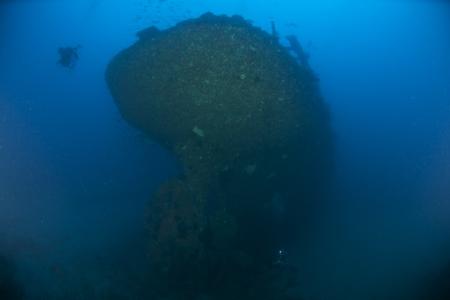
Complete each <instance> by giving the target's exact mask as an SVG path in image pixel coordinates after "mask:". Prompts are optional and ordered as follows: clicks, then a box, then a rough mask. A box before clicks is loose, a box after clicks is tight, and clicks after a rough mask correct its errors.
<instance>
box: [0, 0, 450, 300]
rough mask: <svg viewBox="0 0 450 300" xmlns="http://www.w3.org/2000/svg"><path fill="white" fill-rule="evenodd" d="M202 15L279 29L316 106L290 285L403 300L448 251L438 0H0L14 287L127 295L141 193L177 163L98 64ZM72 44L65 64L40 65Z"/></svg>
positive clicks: (141, 242) (2, 126) (140, 246)
mask: <svg viewBox="0 0 450 300" xmlns="http://www.w3.org/2000/svg"><path fill="white" fill-rule="evenodd" d="M207 11H212V12H214V13H220V14H222V13H224V14H230V15H231V14H241V15H243V16H244V17H245V18H246V19H249V20H251V21H252V22H253V24H254V25H256V26H259V27H262V28H264V29H266V30H268V31H270V22H271V21H274V22H275V24H276V25H277V29H278V31H279V34H280V35H281V36H286V35H288V34H295V35H297V36H298V37H299V39H300V41H301V42H302V43H303V45H304V46H305V48H306V50H307V51H308V52H309V54H310V63H311V66H312V67H313V69H314V70H315V71H316V73H317V74H318V76H319V78H320V85H321V90H322V93H323V95H324V97H325V99H326V102H327V104H328V105H329V107H330V111H331V115H332V125H333V131H334V133H335V143H336V175H335V183H334V186H333V196H332V197H331V199H328V200H327V201H324V204H321V207H322V209H321V210H320V213H319V214H318V215H317V216H314V220H315V221H314V224H313V225H312V226H311V229H310V231H311V234H310V239H308V240H307V241H304V244H305V247H304V249H303V251H302V253H299V254H298V263H299V264H300V266H301V278H302V286H301V289H303V291H304V292H303V293H304V295H305V296H304V298H305V299H325V300H328V299H330V300H334V299H336V300H337V299H347V300H348V299H351V300H352V299H359V300H361V299H362V300H365V299H414V297H415V296H416V295H417V293H418V292H417V289H416V288H420V286H421V284H422V283H424V280H425V279H424V278H428V277H432V275H431V274H434V272H435V271H436V270H437V269H439V268H440V267H441V266H443V265H444V264H445V263H447V262H448V261H449V260H450V251H449V248H448V241H450V218H449V215H450V5H449V4H448V3H447V2H445V1H439V2H438V1H436V2H434V1H427V2H425V1H406V0H405V1H359V2H356V1H337V0H336V1H294V0H278V1H274V0H265V1H258V0H247V1H245V0H233V1H231V0H228V1H225V0H203V1H200V0H196V1H194V0H185V1H181V0H166V1H159V0H147V1H145V0H109V1H106V0H104V1H101V0H77V1H75V0H74V1H68V0H67V1H7V2H0V34H1V35H0V255H1V256H2V257H4V258H5V259H6V260H7V261H8V262H9V263H11V265H12V266H13V269H14V270H15V277H16V281H17V284H18V288H19V289H20V290H21V291H22V292H23V293H24V294H25V299H61V298H63V297H64V298H68V299H104V298H101V295H105V293H106V292H105V291H110V292H111V294H114V295H116V296H117V298H118V299H145V295H144V292H142V291H141V290H140V289H139V288H136V286H137V285H139V284H138V283H139V280H142V278H143V275H142V272H143V270H140V269H139V266H140V263H139V258H140V257H145V237H144V236H143V235H144V233H143V231H144V227H145V224H144V223H145V209H146V204H147V202H148V200H149V199H150V197H151V194H152V192H153V191H154V189H155V187H156V186H157V185H158V184H159V183H161V182H162V181H163V180H164V179H166V178H167V177H168V176H170V175H173V174H175V173H176V170H177V166H176V163H175V162H174V161H173V158H171V157H170V155H169V154H167V153H166V152H165V151H164V150H163V149H162V148H160V147H159V146H158V145H157V144H155V143H154V142H152V141H151V140H148V139H147V138H146V137H145V136H144V135H143V134H141V133H140V132H138V131H137V130H136V129H134V128H131V127H130V126H129V125H128V124H126V123H125V121H124V120H122V118H121V116H120V114H119V112H118V110H117V108H116V106H115V104H114V101H113V99H112V98H111V96H110V94H109V91H108V90H107V87H106V84H105V80H104V71H105V68H106V65H107V63H108V62H109V61H110V59H111V58H112V57H113V55H115V54H116V53H118V52H119V51H120V50H122V49H123V48H125V47H127V46H129V45H130V44H131V43H133V42H134V41H135V40H136V37H135V32H137V31H138V30H140V29H142V28H145V27H147V26H150V25H156V26H157V27H159V28H167V27H170V26H172V25H174V24H176V23H177V22H179V21H181V20H184V19H186V18H190V17H196V16H198V15H200V14H202V13H204V12H207ZM283 42H284V41H283ZM78 44H80V45H81V46H82V48H81V49H80V60H79V62H78V64H77V67H76V68H75V69H74V70H65V69H63V68H61V67H60V66H59V65H57V64H56V61H57V60H58V57H57V49H58V47H61V46H67V45H69V46H72V45H78ZM449 284H450V283H449Z"/></svg>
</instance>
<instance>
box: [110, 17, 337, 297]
mask: <svg viewBox="0 0 450 300" xmlns="http://www.w3.org/2000/svg"><path fill="white" fill-rule="evenodd" d="M139 37H140V39H139V41H138V42H137V43H136V44H134V45H133V46H131V47H130V48H128V49H126V50H124V51H123V52H121V53H120V54H118V55H117V56H116V57H115V58H114V59H113V60H112V62H111V63H110V65H109V67H108V70H107V74H106V77H107V82H108V85H109V88H110V90H111V92H112V95H113V97H114V99H115V101H116V103H117V105H118V107H119V109H120V111H121V113H122V115H123V116H124V118H125V119H126V120H127V121H128V122H129V123H130V124H132V125H134V126H136V127H138V128H140V129H141V130H143V131H144V132H146V133H147V134H148V135H149V136H150V137H151V138H153V139H155V140H156V141H158V142H159V143H160V144H162V145H163V146H165V147H166V148H167V149H168V150H169V151H171V152H172V153H173V154H174V155H175V156H176V158H177V159H178V160H179V161H180V163H181V165H182V166H183V173H182V174H181V176H180V177H179V178H175V179H173V180H171V181H169V182H167V183H166V184H164V185H163V186H162V187H161V188H160V189H159V190H158V191H157V192H156V194H155V195H154V197H153V199H152V201H151V207H150V214H149V222H148V223H149V232H150V233H149V236H150V252H151V254H150V256H151V259H152V266H151V269H152V272H151V273H152V274H153V275H154V276H153V278H154V280H153V281H154V282H157V284H155V293H156V295H155V297H156V298H161V299H197V298H198V297H209V298H212V299H230V297H232V298H233V299H285V298H286V299H288V298H287V297H288V296H287V291H288V290H289V289H290V285H294V283H293V279H292V277H293V276H292V273H293V272H292V268H291V266H287V265H283V266H280V265H279V264H277V258H276V253H277V251H279V249H281V248H285V247H289V245H290V244H291V242H292V241H293V240H295V236H296V230H294V228H296V227H298V226H299V224H300V223H301V222H300V219H301V218H299V215H301V214H298V212H300V211H301V210H302V209H303V206H304V204H305V203H307V202H308V201H311V199H312V198H313V196H312V195H313V193H312V192H311V191H312V190H314V189H315V187H316V183H317V181H318V180H320V179H321V178H322V175H323V174H324V173H326V172H327V171H328V166H329V162H330V148H331V142H330V132H329V122H328V116H327V112H326V109H325V107H324V104H323V102H322V99H321V97H320V94H319V92H318V89H317V81H316V78H315V76H314V74H312V73H311V71H310V69H309V68H304V67H301V66H300V65H298V64H297V62H296V61H295V60H294V59H293V58H292V57H291V56H290V54H289V53H288V51H287V49H285V48H284V47H282V46H281V45H280V44H279V43H278V40H277V39H276V38H275V37H273V36H271V35H269V34H267V33H265V32H264V31H262V30H260V29H258V28H256V27H254V26H252V25H251V24H249V23H248V22H246V21H245V20H244V19H242V18H241V17H238V16H234V17H225V16H215V15H212V14H205V15H203V16H201V17H199V18H197V19H192V20H188V21H184V22H181V23H179V24H178V25H176V26H175V27H173V28H170V29H168V30H165V31H159V30H157V29H156V28H149V29H147V30H144V31H141V32H140V33H139ZM156 287H157V288H156Z"/></svg>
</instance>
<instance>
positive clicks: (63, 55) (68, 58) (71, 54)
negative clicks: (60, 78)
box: [58, 46, 81, 69]
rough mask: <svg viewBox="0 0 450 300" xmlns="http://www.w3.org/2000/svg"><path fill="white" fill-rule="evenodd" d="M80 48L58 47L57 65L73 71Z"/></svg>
mask: <svg viewBox="0 0 450 300" xmlns="http://www.w3.org/2000/svg"><path fill="white" fill-rule="evenodd" d="M80 48H81V46H76V47H60V48H59V49H58V54H59V60H58V63H59V64H60V65H61V66H63V67H64V68H68V69H73V68H75V65H76V63H77V61H78V58H79V56H78V50H79V49H80Z"/></svg>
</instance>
